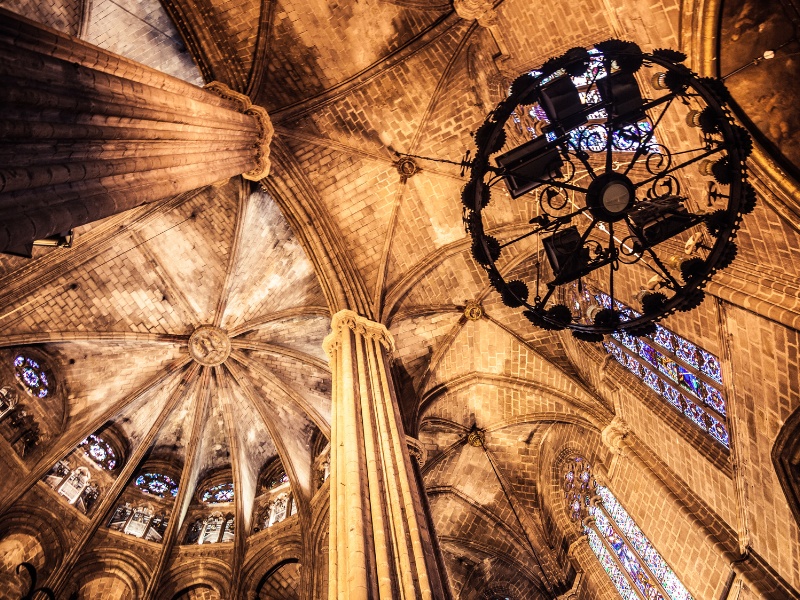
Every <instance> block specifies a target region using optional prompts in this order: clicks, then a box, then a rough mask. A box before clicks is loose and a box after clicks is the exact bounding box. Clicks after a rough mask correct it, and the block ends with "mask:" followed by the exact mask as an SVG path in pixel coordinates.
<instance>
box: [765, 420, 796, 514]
mask: <svg viewBox="0 0 800 600" xmlns="http://www.w3.org/2000/svg"><path fill="white" fill-rule="evenodd" d="M772 464H773V465H774V466H775V473H776V475H777V476H778V481H779V482H780V485H781V489H782V490H783V495H784V496H785V497H786V502H788V504H789V508H790V509H791V511H792V515H793V516H794V520H795V522H796V523H797V525H798V526H800V408H798V409H796V410H795V411H794V412H793V413H792V414H791V416H790V417H789V418H788V419H787V420H786V422H785V423H784V424H783V427H781V430H780V432H778V437H777V438H776V439H775V444H774V445H773V446H772Z"/></svg>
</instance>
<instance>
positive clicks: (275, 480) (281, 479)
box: [266, 469, 289, 490]
mask: <svg viewBox="0 0 800 600" xmlns="http://www.w3.org/2000/svg"><path fill="white" fill-rule="evenodd" d="M284 483H289V476H288V475H287V474H286V471H285V470H283V469H281V470H280V471H278V472H277V473H275V474H274V475H273V476H272V477H270V478H269V479H268V480H267V486H266V487H267V489H268V490H272V489H275V488H276V487H278V486H280V485H283V484H284Z"/></svg>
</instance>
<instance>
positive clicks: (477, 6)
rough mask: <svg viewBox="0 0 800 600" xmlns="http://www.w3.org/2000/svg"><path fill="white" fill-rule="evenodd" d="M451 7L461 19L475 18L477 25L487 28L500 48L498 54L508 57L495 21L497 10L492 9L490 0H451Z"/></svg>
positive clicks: (469, 19) (506, 48)
mask: <svg viewBox="0 0 800 600" xmlns="http://www.w3.org/2000/svg"><path fill="white" fill-rule="evenodd" d="M453 8H454V9H455V11H456V14H457V15H458V16H459V17H461V18H462V19H466V20H467V21H472V20H475V21H477V22H478V25H480V26H481V27H484V28H486V29H488V30H489V31H490V32H491V34H492V37H493V38H494V41H495V43H496V44H497V47H498V49H499V50H500V54H501V55H502V56H505V57H508V47H507V46H506V43H505V40H504V38H503V34H502V32H501V30H500V26H499V24H498V22H497V12H496V11H495V9H494V2H492V0H453Z"/></svg>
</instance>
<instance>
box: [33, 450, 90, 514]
mask: <svg viewBox="0 0 800 600" xmlns="http://www.w3.org/2000/svg"><path fill="white" fill-rule="evenodd" d="M44 482H45V483H46V484H47V485H49V486H50V487H51V488H53V489H54V490H55V491H56V493H57V494H58V495H59V496H62V497H64V498H66V500H67V502H68V503H69V504H72V505H73V506H75V507H76V508H77V509H78V510H80V511H81V512H82V513H84V514H88V513H89V511H90V510H91V509H92V507H93V506H94V504H95V502H96V501H97V498H98V497H99V496H100V488H99V487H98V486H97V485H96V484H94V483H93V482H91V474H90V473H89V469H87V468H86V467H77V468H75V469H71V468H70V466H69V464H68V463H67V462H66V461H63V460H62V461H58V462H57V463H56V464H55V465H54V466H53V467H52V468H51V469H50V471H49V472H48V473H47V475H45V476H44Z"/></svg>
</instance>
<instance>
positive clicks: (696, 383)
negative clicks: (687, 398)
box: [678, 365, 700, 398]
mask: <svg viewBox="0 0 800 600" xmlns="http://www.w3.org/2000/svg"><path fill="white" fill-rule="evenodd" d="M678 383H680V384H681V385H682V386H683V387H685V388H686V389H687V390H689V391H690V392H692V393H693V394H694V395H695V396H697V397H698V398H699V397H700V380H699V379H698V378H697V375H695V374H694V373H692V372H690V371H687V370H686V369H684V368H683V367H682V366H680V365H678Z"/></svg>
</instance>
